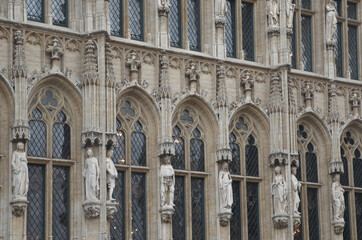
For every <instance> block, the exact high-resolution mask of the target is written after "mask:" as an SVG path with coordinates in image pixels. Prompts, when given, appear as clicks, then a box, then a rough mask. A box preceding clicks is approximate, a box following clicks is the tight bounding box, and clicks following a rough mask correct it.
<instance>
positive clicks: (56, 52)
mask: <svg viewBox="0 0 362 240" xmlns="http://www.w3.org/2000/svg"><path fill="white" fill-rule="evenodd" d="M46 52H47V53H48V54H50V60H51V65H52V71H59V68H60V62H59V61H60V58H61V56H62V55H63V49H62V47H61V46H60V43H59V40H58V39H56V38H53V40H52V42H51V43H49V44H48V45H47V49H46Z"/></svg>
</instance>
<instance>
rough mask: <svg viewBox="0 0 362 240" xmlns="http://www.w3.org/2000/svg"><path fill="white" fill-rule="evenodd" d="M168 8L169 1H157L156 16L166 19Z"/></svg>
mask: <svg viewBox="0 0 362 240" xmlns="http://www.w3.org/2000/svg"><path fill="white" fill-rule="evenodd" d="M170 7H171V5H170V3H169V0H158V15H159V16H164V17H168V14H169V13H170Z"/></svg>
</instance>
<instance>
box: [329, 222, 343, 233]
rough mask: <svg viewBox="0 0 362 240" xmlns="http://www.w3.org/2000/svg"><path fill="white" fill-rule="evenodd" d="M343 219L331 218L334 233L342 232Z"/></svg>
mask: <svg viewBox="0 0 362 240" xmlns="http://www.w3.org/2000/svg"><path fill="white" fill-rule="evenodd" d="M344 224H345V222H344V220H337V221H336V220H333V221H332V225H333V226H334V233H335V234H337V235H339V234H341V233H342V232H343V229H344Z"/></svg>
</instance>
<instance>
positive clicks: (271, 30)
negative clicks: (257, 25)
mask: <svg viewBox="0 0 362 240" xmlns="http://www.w3.org/2000/svg"><path fill="white" fill-rule="evenodd" d="M268 35H269V37H278V36H279V35H280V28H279V26H271V27H268Z"/></svg>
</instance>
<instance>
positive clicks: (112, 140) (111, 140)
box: [106, 132, 118, 147]
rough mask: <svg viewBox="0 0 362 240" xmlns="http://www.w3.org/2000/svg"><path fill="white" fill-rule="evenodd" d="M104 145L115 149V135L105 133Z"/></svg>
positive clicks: (116, 144) (116, 143)
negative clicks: (109, 145) (109, 144)
mask: <svg viewBox="0 0 362 240" xmlns="http://www.w3.org/2000/svg"><path fill="white" fill-rule="evenodd" d="M106 143H107V144H108V143H111V145H112V146H114V147H117V146H118V141H117V133H109V132H108V133H106Z"/></svg>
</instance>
